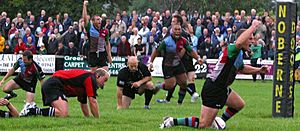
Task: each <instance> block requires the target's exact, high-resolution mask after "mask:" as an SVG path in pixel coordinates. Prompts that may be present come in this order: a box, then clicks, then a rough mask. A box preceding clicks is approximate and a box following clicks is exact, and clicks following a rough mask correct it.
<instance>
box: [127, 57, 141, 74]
mask: <svg viewBox="0 0 300 131" xmlns="http://www.w3.org/2000/svg"><path fill="white" fill-rule="evenodd" d="M138 62H139V61H138V59H137V57H136V56H129V57H128V61H127V65H128V67H129V70H130V71H132V72H135V71H137V70H138Z"/></svg>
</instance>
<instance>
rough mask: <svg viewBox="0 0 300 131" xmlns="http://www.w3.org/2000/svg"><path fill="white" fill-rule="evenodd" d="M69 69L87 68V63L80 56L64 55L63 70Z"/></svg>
mask: <svg viewBox="0 0 300 131" xmlns="http://www.w3.org/2000/svg"><path fill="white" fill-rule="evenodd" d="M70 69H84V70H89V67H88V64H87V62H86V61H84V60H83V57H80V56H65V57H64V70H70Z"/></svg>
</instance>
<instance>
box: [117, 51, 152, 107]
mask: <svg viewBox="0 0 300 131" xmlns="http://www.w3.org/2000/svg"><path fill="white" fill-rule="evenodd" d="M151 79H152V78H151V73H150V71H149V70H148V67H147V66H146V65H145V64H143V63H141V62H138V60H137V57H136V56H130V57H128V61H127V66H126V67H124V68H122V69H121V70H120V71H119V74H118V78H117V86H118V89H117V99H118V105H117V106H118V107H117V108H118V109H122V108H125V109H127V108H129V106H130V103H131V101H132V100H133V99H134V98H135V94H139V95H142V94H143V93H145V106H144V108H145V109H150V107H149V104H150V101H151V99H152V96H153V94H155V93H156V92H157V91H158V89H156V88H155V87H154V85H153V83H152V81H151Z"/></svg>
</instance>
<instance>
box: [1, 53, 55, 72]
mask: <svg viewBox="0 0 300 131" xmlns="http://www.w3.org/2000/svg"><path fill="white" fill-rule="evenodd" d="M19 58H22V55H14V54H1V55H0V72H8V71H9V70H10V69H11V68H12V67H13V66H14V63H15V62H16V61H17V60H18V59H19ZM33 60H34V61H35V62H36V63H37V64H39V65H40V66H41V68H42V70H43V72H44V73H54V72H55V56H54V55H33ZM16 72H20V70H19V69H18V70H16Z"/></svg>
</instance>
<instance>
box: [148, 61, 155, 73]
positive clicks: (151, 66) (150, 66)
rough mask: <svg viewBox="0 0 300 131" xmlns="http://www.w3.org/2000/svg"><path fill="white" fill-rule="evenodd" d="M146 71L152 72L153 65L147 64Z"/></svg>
mask: <svg viewBox="0 0 300 131" xmlns="http://www.w3.org/2000/svg"><path fill="white" fill-rule="evenodd" d="M148 70H149V71H150V72H152V71H154V68H153V63H149V65H148Z"/></svg>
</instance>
